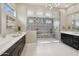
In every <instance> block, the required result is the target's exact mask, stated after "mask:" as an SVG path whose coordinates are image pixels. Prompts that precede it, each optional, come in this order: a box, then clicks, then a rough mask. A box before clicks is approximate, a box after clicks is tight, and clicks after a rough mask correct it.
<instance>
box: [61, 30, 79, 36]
mask: <svg viewBox="0 0 79 59" xmlns="http://www.w3.org/2000/svg"><path fill="white" fill-rule="evenodd" d="M61 33H66V34H71V35H75V36H79V31H61Z"/></svg>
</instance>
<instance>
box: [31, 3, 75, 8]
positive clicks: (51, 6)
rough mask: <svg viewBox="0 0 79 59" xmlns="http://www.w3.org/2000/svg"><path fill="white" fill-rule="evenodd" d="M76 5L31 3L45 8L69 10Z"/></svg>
mask: <svg viewBox="0 0 79 59" xmlns="http://www.w3.org/2000/svg"><path fill="white" fill-rule="evenodd" d="M74 4H75V3H30V5H37V6H44V7H50V8H53V7H56V8H68V7H70V6H72V5H74Z"/></svg>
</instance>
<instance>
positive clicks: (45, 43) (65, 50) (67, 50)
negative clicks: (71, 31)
mask: <svg viewBox="0 0 79 59" xmlns="http://www.w3.org/2000/svg"><path fill="white" fill-rule="evenodd" d="M21 56H79V51H78V50H75V49H74V48H72V47H70V46H68V45H65V44H63V43H61V42H58V40H53V39H52V40H43V39H42V40H38V42H37V43H29V44H26V45H25V47H24V50H23V52H22V54H21Z"/></svg>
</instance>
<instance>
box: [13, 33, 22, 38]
mask: <svg viewBox="0 0 79 59" xmlns="http://www.w3.org/2000/svg"><path fill="white" fill-rule="evenodd" d="M20 35H21V33H16V34H13V35H12V37H18V36H20Z"/></svg>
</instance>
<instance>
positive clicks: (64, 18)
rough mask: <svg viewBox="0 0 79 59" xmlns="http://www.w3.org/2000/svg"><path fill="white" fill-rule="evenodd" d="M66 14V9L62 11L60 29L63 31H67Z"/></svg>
mask: <svg viewBox="0 0 79 59" xmlns="http://www.w3.org/2000/svg"><path fill="white" fill-rule="evenodd" d="M66 13H67V11H66V10H65V9H60V19H61V22H60V28H61V30H62V31H65V30H66V29H67V26H66V25H67V21H66V20H67V19H66Z"/></svg>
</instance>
